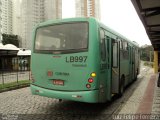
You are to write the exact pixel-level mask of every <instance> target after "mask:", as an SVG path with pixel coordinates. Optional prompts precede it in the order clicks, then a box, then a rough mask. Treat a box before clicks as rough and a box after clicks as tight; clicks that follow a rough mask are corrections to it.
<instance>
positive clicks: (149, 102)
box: [119, 66, 160, 120]
mask: <svg viewBox="0 0 160 120" xmlns="http://www.w3.org/2000/svg"><path fill="white" fill-rule="evenodd" d="M158 78H159V74H158V73H157V74H155V73H154V71H153V68H151V67H144V66H142V67H141V72H140V75H139V76H138V79H137V81H135V83H134V84H133V85H131V88H130V89H132V86H133V87H134V86H136V87H135V89H134V92H133V93H131V92H130V94H132V95H131V96H130V98H129V99H127V100H126V101H124V103H123V104H124V105H123V107H122V109H121V110H120V112H119V114H120V115H133V116H132V117H134V118H136V116H138V120H160V87H157V81H158ZM142 117H143V118H142ZM152 118H153V119H152ZM134 120H137V119H134Z"/></svg>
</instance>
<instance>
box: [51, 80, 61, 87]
mask: <svg viewBox="0 0 160 120" xmlns="http://www.w3.org/2000/svg"><path fill="white" fill-rule="evenodd" d="M53 84H54V85H62V86H63V85H64V81H63V80H53Z"/></svg>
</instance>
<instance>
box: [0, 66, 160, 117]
mask: <svg viewBox="0 0 160 120" xmlns="http://www.w3.org/2000/svg"><path fill="white" fill-rule="evenodd" d="M151 74H153V69H151V68H149V67H143V68H142V69H141V74H140V75H139V76H138V79H137V81H135V82H134V83H133V84H132V85H131V86H129V87H128V88H127V89H126V91H125V93H124V95H123V96H122V97H121V98H116V99H114V100H113V101H112V102H108V103H105V104H89V103H81V102H73V101H62V102H59V101H58V100H57V99H52V98H47V97H41V96H35V95H32V94H31V92H30V88H29V87H26V88H22V89H17V90H12V91H8V92H3V93H0V115H1V117H0V120H1V119H3V120H9V118H12V119H13V118H14V120H30V119H33V120H34V119H35V120H37V119H38V120H39V119H40V120H51V119H53V120H109V119H115V118H114V115H118V114H136V111H137V109H138V107H139V104H140V102H141V101H142V98H143V95H144V93H145V90H146V88H147V85H148V83H149V78H150V75H151ZM155 91H156V92H155V94H154V104H153V106H152V113H153V114H159V113H160V112H159V110H160V109H159V107H160V103H159V101H160V90H159V88H155Z"/></svg>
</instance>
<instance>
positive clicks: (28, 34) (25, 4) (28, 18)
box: [20, 0, 44, 49]
mask: <svg viewBox="0 0 160 120" xmlns="http://www.w3.org/2000/svg"><path fill="white" fill-rule="evenodd" d="M20 9H21V13H20V14H21V15H20V16H21V30H22V31H21V35H20V36H21V37H22V46H21V47H23V48H28V49H31V45H32V41H31V38H32V30H33V28H34V26H35V25H36V24H37V23H40V22H43V21H44V1H43V0H22V1H21V8H20Z"/></svg>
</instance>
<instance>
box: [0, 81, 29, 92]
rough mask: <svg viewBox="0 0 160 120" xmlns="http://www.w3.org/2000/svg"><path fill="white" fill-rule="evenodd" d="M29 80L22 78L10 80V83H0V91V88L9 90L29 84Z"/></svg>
mask: <svg viewBox="0 0 160 120" xmlns="http://www.w3.org/2000/svg"><path fill="white" fill-rule="evenodd" d="M29 84H30V81H29V80H22V81H18V83H17V82H11V83H5V84H0V91H1V90H9V89H10V88H12V89H13V88H17V87H21V86H23V85H29Z"/></svg>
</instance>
